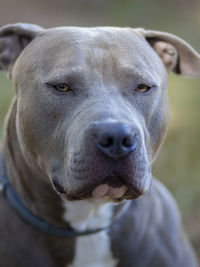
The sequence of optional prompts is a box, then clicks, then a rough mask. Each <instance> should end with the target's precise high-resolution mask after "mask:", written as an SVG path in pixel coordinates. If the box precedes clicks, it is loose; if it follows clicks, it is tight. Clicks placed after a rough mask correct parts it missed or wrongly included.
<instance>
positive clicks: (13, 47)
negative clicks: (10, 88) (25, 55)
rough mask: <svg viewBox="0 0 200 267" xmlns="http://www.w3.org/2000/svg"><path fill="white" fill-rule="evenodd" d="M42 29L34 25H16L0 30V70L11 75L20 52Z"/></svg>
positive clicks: (9, 25)
mask: <svg viewBox="0 0 200 267" xmlns="http://www.w3.org/2000/svg"><path fill="white" fill-rule="evenodd" d="M42 31H43V28H42V27H40V26H37V25H34V24H26V23H16V24H8V25H5V26H3V27H2V28H0V70H5V71H7V72H8V73H11V71H12V67H13V65H14V63H15V61H16V59H17V57H18V56H19V55H20V53H21V52H22V50H23V49H24V48H25V47H26V46H27V45H28V44H29V43H30V42H31V41H32V40H33V39H34V38H35V37H36V36H37V35H38V34H39V33H41V32H42Z"/></svg>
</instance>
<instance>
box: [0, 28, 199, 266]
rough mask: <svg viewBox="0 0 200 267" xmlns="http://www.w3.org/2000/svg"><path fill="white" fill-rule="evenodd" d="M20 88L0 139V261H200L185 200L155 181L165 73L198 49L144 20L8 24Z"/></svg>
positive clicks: (2, 57)
mask: <svg viewBox="0 0 200 267" xmlns="http://www.w3.org/2000/svg"><path fill="white" fill-rule="evenodd" d="M0 69H1V70H3V71H5V72H7V73H8V75H9V77H10V78H11V79H12V81H13V83H14V88H15V97H14V99H13V102H12V105H11V108H10V110H9V113H8V116H7V119H6V125H5V130H4V136H3V142H2V148H1V167H0V171H1V174H0V179H1V194H0V214H1V217H0V265H1V266H2V267H27V266H29V267H35V266H40V267H67V266H69V267H114V266H117V267H130V266H132V267H134V266H136V267H147V266H148V267H150V266H153V267H172V266H173V267H196V266H197V261H196V259H195V255H194V252H193V250H192V248H191V245H190V243H189V241H188V239H187V237H186V234H185V232H184V230H183V228H182V224H181V219H180V216H179V211H178V209H177V206H176V203H175V201H174V199H173V197H172V196H171V195H170V193H169V192H168V191H167V189H166V188H165V187H164V186H163V185H162V184H161V183H160V182H159V181H157V180H156V179H155V178H152V174H151V166H152V164H153V162H154V160H155V158H156V156H157V154H158V152H159V149H160V147H161V145H162V143H163V140H164V138H165V135H166V132H167V128H168V122H169V107H168V97H167V84H168V73H169V72H170V71H174V72H175V73H177V74H181V75H185V76H188V77H200V55H199V54H198V53H197V52H196V51H195V50H194V49H193V48H192V47H191V46H190V45H189V44H187V43H186V42H185V41H183V40H182V39H180V38H178V37H177V36H175V35H171V34H169V33H164V32H158V31H150V30H145V29H142V28H136V29H132V28H117V27H95V28H81V27H80V28H79V27H58V28H52V29H44V28H42V27H40V26H37V25H33V24H25V23H17V24H9V25H6V26H4V27H2V28H1V29H0Z"/></svg>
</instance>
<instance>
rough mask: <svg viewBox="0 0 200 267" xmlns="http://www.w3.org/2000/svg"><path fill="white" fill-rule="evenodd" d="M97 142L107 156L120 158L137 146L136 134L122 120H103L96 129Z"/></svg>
mask: <svg viewBox="0 0 200 267" xmlns="http://www.w3.org/2000/svg"><path fill="white" fill-rule="evenodd" d="M95 144H96V146H97V148H98V149H99V150H100V151H101V152H103V153H104V154H105V155H106V156H108V157H110V158H112V159H115V160H118V159H120V158H123V157H126V156H127V155H129V154H130V153H131V152H132V151H133V150H134V149H135V148H136V135H135V133H134V131H133V130H132V128H131V126H130V125H129V124H126V123H122V122H101V123H98V124H97V127H96V130H95Z"/></svg>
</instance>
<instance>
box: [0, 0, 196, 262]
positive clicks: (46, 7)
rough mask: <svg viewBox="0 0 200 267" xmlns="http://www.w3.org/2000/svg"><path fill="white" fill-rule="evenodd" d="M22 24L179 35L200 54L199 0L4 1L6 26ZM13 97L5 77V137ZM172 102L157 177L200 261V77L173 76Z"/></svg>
mask: <svg viewBox="0 0 200 267" xmlns="http://www.w3.org/2000/svg"><path fill="white" fill-rule="evenodd" d="M18 21H21V22H29V23H36V24H40V25H41V26H43V27H52V26H60V25H79V26H95V25H113V26H130V27H145V28H147V29H156V30H161V31H168V32H171V33H174V34H177V35H179V36H180V37H182V38H183V39H185V40H186V41H188V42H189V43H190V44H191V45H192V46H193V47H194V48H196V50H197V51H198V52H200V1H199V0H190V1H186V0H174V1H164V0H153V1H145V0H136V1H133V0H132V1H131V0H76V1H75V0H74V1H68V0H57V1H54V0H49V1H41V0H34V1H31V0H1V9H0V25H4V24H7V23H13V22H18ZM12 96H13V90H12V84H11V81H8V80H7V78H6V75H5V74H3V73H1V74H0V134H2V127H3V119H4V117H5V114H6V112H7V109H8V106H9V103H10V101H11V98H12ZM169 98H170V106H171V124H170V127H169V131H168V135H167V138H166V141H165V143H164V146H163V148H162V150H161V152H160V154H159V156H158V159H157V161H156V162H155V164H154V167H153V173H154V175H155V176H156V177H158V178H159V179H161V180H162V182H163V183H164V184H165V185H166V186H167V187H168V188H169V189H170V191H171V192H172V193H173V195H174V196H175V198H176V200H177V202H178V204H179V207H180V210H181V213H182V216H183V222H184V226H185V228H186V231H187V232H188V234H189V237H190V239H191V241H192V243H193V246H194V247H195V249H196V252H197V255H198V257H199V259H200V144H199V143H200V79H196V80H195V79H186V78H184V77H181V76H175V75H173V74H170V77H169ZM188 267H189V266H188Z"/></svg>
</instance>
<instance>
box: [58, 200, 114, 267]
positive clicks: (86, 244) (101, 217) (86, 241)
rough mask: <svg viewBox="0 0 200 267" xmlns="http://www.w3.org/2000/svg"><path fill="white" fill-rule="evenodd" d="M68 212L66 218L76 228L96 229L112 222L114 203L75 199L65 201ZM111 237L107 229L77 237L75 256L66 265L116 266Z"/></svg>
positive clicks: (87, 266) (80, 266) (78, 266)
mask: <svg viewBox="0 0 200 267" xmlns="http://www.w3.org/2000/svg"><path fill="white" fill-rule="evenodd" d="M63 204H64V207H65V209H66V212H65V214H64V219H65V220H66V221H67V222H69V223H70V225H71V226H72V227H73V228H74V229H76V230H81V231H84V230H87V229H96V228H101V227H105V226H108V225H109V224H110V223H111V217H112V210H113V204H112V203H106V204H102V205H100V203H98V201H97V202H89V201H73V202H67V201H64V202H63ZM116 265H117V260H116V259H114V257H113V255H112V253H111V248H110V238H109V236H108V234H107V232H106V231H102V232H99V233H96V234H91V235H87V236H82V237H78V238H77V239H76V247H75V257H74V260H73V262H72V263H71V264H70V265H67V266H66V267H115V266H116Z"/></svg>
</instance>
